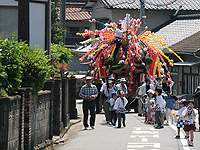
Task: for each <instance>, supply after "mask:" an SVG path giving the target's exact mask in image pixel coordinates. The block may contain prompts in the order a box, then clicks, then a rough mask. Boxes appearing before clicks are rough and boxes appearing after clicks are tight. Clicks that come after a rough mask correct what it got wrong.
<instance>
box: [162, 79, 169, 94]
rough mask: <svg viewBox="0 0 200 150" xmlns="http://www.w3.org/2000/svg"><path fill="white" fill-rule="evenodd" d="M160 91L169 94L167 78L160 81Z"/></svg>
mask: <svg viewBox="0 0 200 150" xmlns="http://www.w3.org/2000/svg"><path fill="white" fill-rule="evenodd" d="M162 89H163V91H164V92H165V93H170V86H169V85H168V83H167V77H164V78H163V80H162Z"/></svg>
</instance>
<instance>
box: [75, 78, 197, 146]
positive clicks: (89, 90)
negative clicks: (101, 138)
mask: <svg viewBox="0 0 200 150" xmlns="http://www.w3.org/2000/svg"><path fill="white" fill-rule="evenodd" d="M106 81H107V82H105V83H103V81H102V80H100V79H94V84H92V78H91V77H86V84H85V85H83V86H82V88H81V90H80V94H79V95H80V97H82V98H83V99H84V100H83V114H84V118H83V125H84V127H85V130H87V129H88V127H89V125H88V110H90V116H91V117H90V127H91V128H92V129H95V114H98V113H102V111H103V112H104V113H105V119H106V122H107V124H109V125H113V126H116V127H117V128H121V127H122V125H123V127H126V121H125V120H126V116H125V114H126V105H127V104H128V100H127V98H126V96H127V94H128V91H127V86H126V79H125V78H121V79H118V80H116V81H115V79H114V78H112V77H109V78H107V80H106ZM172 86H173V81H171V82H170V81H169V80H168V78H167V77H166V76H165V77H163V78H161V77H157V78H156V79H150V78H149V77H148V76H146V77H145V81H144V82H142V83H141V86H139V87H138V89H137V91H136V97H138V116H145V123H147V124H153V125H154V127H155V128H156V129H161V128H164V125H169V124H174V121H175V120H174V119H175V117H174V116H173V114H172V109H173V107H174V104H175V103H176V102H175V100H177V99H176V96H173V95H172ZM178 103H179V104H180V106H181V109H180V110H179V111H178V113H177V114H176V117H178V121H177V131H178V135H177V136H176V137H175V138H180V128H183V129H184V131H185V134H186V136H185V138H187V140H188V145H189V146H192V145H193V139H194V134H193V132H194V131H195V130H196V127H195V117H196V116H197V113H198V112H197V110H196V109H194V101H193V100H189V101H188V102H187V101H186V100H185V99H182V100H181V101H178ZM174 115H175V114H174ZM165 118H166V120H165ZM116 123H117V124H116ZM189 136H190V138H189ZM189 139H190V140H189Z"/></svg>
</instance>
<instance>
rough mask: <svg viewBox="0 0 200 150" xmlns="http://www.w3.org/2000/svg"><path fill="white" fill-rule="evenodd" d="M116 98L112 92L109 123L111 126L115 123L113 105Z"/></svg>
mask: <svg viewBox="0 0 200 150" xmlns="http://www.w3.org/2000/svg"><path fill="white" fill-rule="evenodd" d="M116 100H117V94H116V93H112V98H111V99H110V101H109V102H110V109H109V110H110V114H111V123H112V125H113V126H115V125H116V121H117V114H116V112H115V109H114V105H115V102H116Z"/></svg>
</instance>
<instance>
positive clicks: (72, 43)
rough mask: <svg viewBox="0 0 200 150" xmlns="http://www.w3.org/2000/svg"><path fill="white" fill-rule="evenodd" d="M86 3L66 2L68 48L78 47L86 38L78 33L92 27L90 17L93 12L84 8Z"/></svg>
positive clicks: (66, 43)
mask: <svg viewBox="0 0 200 150" xmlns="http://www.w3.org/2000/svg"><path fill="white" fill-rule="evenodd" d="M83 6H84V3H66V11H65V13H66V15H65V21H66V22H65V23H66V39H65V45H66V47H68V48H72V49H74V48H77V47H76V45H78V44H79V43H80V42H82V41H84V40H85V38H83V37H82V36H77V35H76V33H78V32H80V33H81V32H84V30H85V29H89V28H90V25H91V24H90V23H89V19H90V18H91V12H89V11H84V10H82V7H83Z"/></svg>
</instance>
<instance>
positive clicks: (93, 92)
mask: <svg viewBox="0 0 200 150" xmlns="http://www.w3.org/2000/svg"><path fill="white" fill-rule="evenodd" d="M97 95H98V90H97V87H96V86H95V85H93V84H92V78H91V77H86V84H85V85H83V86H82V87H81V90H80V93H79V96H80V97H82V98H83V125H84V127H85V130H87V128H88V126H89V125H88V110H90V127H91V128H92V129H95V127H94V125H95V101H94V99H95V98H96V97H97Z"/></svg>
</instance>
